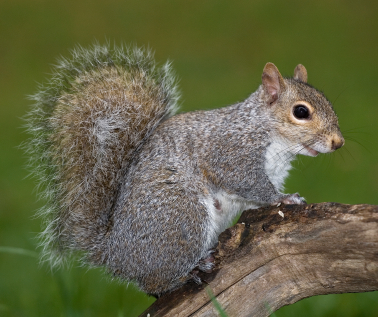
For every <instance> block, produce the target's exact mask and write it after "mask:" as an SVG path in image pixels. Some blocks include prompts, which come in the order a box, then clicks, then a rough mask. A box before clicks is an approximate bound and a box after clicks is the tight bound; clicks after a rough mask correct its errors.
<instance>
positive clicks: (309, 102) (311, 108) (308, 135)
mask: <svg viewBox="0 0 378 317" xmlns="http://www.w3.org/2000/svg"><path fill="white" fill-rule="evenodd" d="M262 88H263V89H262V99H263V101H264V107H266V108H267V110H268V113H269V116H270V118H272V123H273V125H274V126H273V128H274V130H275V131H277V132H278V134H279V135H280V137H283V138H284V139H285V142H287V143H288V146H290V148H291V150H290V151H291V152H293V153H294V152H295V154H303V155H308V156H316V155H317V154H318V153H319V152H320V153H329V152H333V151H335V150H336V149H338V148H340V147H342V146H343V145H344V138H343V136H342V134H341V132H340V128H339V124H338V120H337V116H336V114H335V112H334V110H333V108H332V104H331V103H330V101H329V100H328V99H327V98H326V97H325V96H324V95H323V94H322V93H321V92H320V91H318V90H316V89H315V88H313V87H311V86H310V85H308V84H307V70H306V68H305V67H304V66H303V65H301V64H299V65H298V66H297V67H296V68H295V70H294V77H293V78H283V77H282V76H281V74H280V72H279V71H278V69H277V67H276V66H275V65H274V64H272V63H267V64H266V65H265V67H264V71H263V74H262Z"/></svg>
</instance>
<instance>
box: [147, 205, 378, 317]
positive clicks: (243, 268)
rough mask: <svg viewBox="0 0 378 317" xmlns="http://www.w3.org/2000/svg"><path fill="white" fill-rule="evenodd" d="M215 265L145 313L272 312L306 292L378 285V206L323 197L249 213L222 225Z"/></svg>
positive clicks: (259, 315) (307, 294)
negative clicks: (199, 281) (198, 281)
mask: <svg viewBox="0 0 378 317" xmlns="http://www.w3.org/2000/svg"><path fill="white" fill-rule="evenodd" d="M215 258H216V268H215V270H214V271H213V273H211V274H205V273H200V274H199V276H200V277H201V279H202V280H203V281H206V282H204V283H203V284H202V285H196V284H195V283H193V282H189V283H188V284H186V285H185V286H184V287H182V288H180V289H178V290H176V291H174V292H172V293H170V294H167V295H165V296H163V297H161V298H159V299H158V300H157V301H156V302H155V303H154V304H153V305H152V306H151V307H150V308H148V309H147V310H146V311H145V312H144V313H143V314H142V315H141V316H147V315H148V314H150V316H151V317H153V316H217V315H218V314H217V312H216V310H215V308H214V306H213V304H212V303H211V299H210V297H209V295H208V293H207V292H206V290H205V287H206V286H208V287H209V288H210V289H211V290H212V293H213V294H214V295H215V296H216V298H217V300H218V301H219V303H220V305H221V306H222V308H223V309H224V310H225V312H226V313H227V314H228V315H229V316H256V317H263V316H269V315H270V314H271V313H272V312H274V311H276V310H277V309H279V308H280V307H282V306H285V305H289V304H293V303H295V302H297V301H299V300H301V299H303V298H306V297H310V296H314V295H320V294H335V293H347V292H367V291H373V290H378V206H374V205H343V204H337V203H321V204H311V205H281V206H274V207H267V208H260V209H257V210H248V211H245V212H243V214H242V216H241V218H240V220H239V221H238V223H237V224H236V225H235V226H234V227H232V228H230V229H227V230H226V231H225V232H223V233H222V234H221V235H220V237H219V244H218V247H217V251H216V253H215Z"/></svg>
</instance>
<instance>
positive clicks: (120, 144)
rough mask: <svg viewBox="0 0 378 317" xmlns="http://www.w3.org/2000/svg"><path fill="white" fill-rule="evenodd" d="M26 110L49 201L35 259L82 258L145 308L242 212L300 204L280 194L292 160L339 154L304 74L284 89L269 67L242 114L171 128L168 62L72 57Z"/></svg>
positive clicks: (94, 52) (104, 49)
mask: <svg viewBox="0 0 378 317" xmlns="http://www.w3.org/2000/svg"><path fill="white" fill-rule="evenodd" d="M33 99H34V101H35V104H34V106H33V108H32V110H31V111H30V113H29V114H28V116H27V120H28V129H29V132H30V133H31V134H32V137H31V139H30V140H29V141H28V143H27V148H28V150H27V151H28V153H29V155H30V157H31V165H32V166H34V171H35V174H36V175H37V176H38V177H39V179H40V181H41V183H42V187H43V188H44V192H42V195H44V196H45V197H47V204H46V206H45V207H44V209H43V211H42V214H43V215H44V216H45V221H44V226H45V230H44V233H43V234H42V245H43V247H44V251H45V254H47V255H48V257H49V258H50V260H51V261H52V263H53V264H56V263H60V262H62V260H64V259H67V258H70V255H72V254H73V253H77V251H79V254H81V256H82V259H83V260H84V261H85V262H87V263H90V264H91V265H95V266H105V267H106V268H107V269H108V270H109V271H110V272H111V273H112V274H113V275H114V276H116V277H120V278H122V279H124V280H127V281H132V282H135V283H136V284H137V285H138V286H139V287H140V288H141V289H142V290H143V291H145V292H147V293H148V294H152V295H155V296H160V295H161V294H163V293H166V292H168V291H171V290H173V289H176V288H178V287H179V286H181V285H182V284H184V283H185V282H186V281H188V280H189V279H191V278H193V277H194V275H195V273H193V272H195V270H194V269H195V268H199V269H200V270H203V271H206V272H208V271H211V269H212V267H213V259H212V255H211V253H212V251H211V250H212V249H213V248H214V246H215V245H216V243H217V239H218V235H219V234H220V233H221V232H222V231H223V230H225V229H226V228H227V227H228V226H230V225H231V223H232V221H233V219H234V218H235V217H236V216H237V215H238V214H239V213H240V212H241V211H243V210H246V209H250V208H258V207H260V206H265V205H270V204H277V203H280V202H282V203H285V204H304V203H305V201H304V199H303V198H302V197H300V196H299V195H298V194H283V193H282V190H283V184H284V180H285V178H286V177H287V175H288V172H289V170H290V167H291V161H292V160H293V159H294V158H295V156H296V155H297V154H302V155H308V156H316V155H317V154H318V153H329V152H333V151H334V150H336V149H338V148H340V147H341V146H342V145H343V144H344V139H343V136H342V134H341V132H340V129H339V125H338V120H337V116H336V114H335V112H334V110H333V108H332V105H331V103H330V102H329V101H328V100H327V99H326V97H325V96H324V95H323V94H322V93H321V92H319V91H318V90H316V89H315V88H313V87H311V86H310V85H308V84H307V71H306V69H305V67H304V66H302V65H298V66H297V67H296V68H295V70H294V77H293V78H283V77H282V76H281V74H280V72H279V71H278V69H277V68H276V66H275V65H274V64H272V63H268V64H266V65H265V67H264V70H263V73H262V84H261V85H260V86H259V87H258V89H257V90H256V91H255V92H254V93H252V94H251V95H250V96H249V97H248V98H247V99H246V100H245V101H242V102H239V103H236V104H234V105H231V106H228V107H223V108H220V109H215V110H210V111H194V112H188V113H181V114H177V115H174V114H175V113H176V111H177V108H178V107H177V104H178V99H179V94H178V89H177V84H176V79H175V76H174V75H173V74H172V71H171V66H170V63H166V64H165V65H163V66H161V67H158V66H157V65H156V64H155V62H154V60H153V54H152V53H151V52H150V51H149V50H144V49H138V48H130V47H129V48H128V47H124V46H120V47H113V48H111V47H109V46H108V45H105V46H100V45H94V46H93V47H91V48H89V49H84V48H81V47H77V48H76V49H75V50H74V51H73V52H72V58H71V59H63V58H62V59H61V60H60V62H59V64H58V65H57V66H56V67H55V71H54V73H53V75H52V78H51V80H50V81H49V82H48V83H47V84H45V85H44V86H41V87H40V90H39V92H38V93H37V94H35V95H34V96H33ZM75 251H76V252H75ZM197 278H198V277H197Z"/></svg>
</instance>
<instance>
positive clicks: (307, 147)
mask: <svg viewBox="0 0 378 317" xmlns="http://www.w3.org/2000/svg"><path fill="white" fill-rule="evenodd" d="M302 145H303V147H304V148H305V149H306V150H307V152H308V154H309V156H317V155H318V154H319V152H318V151H315V150H314V149H312V148H310V147H309V146H307V145H305V144H302Z"/></svg>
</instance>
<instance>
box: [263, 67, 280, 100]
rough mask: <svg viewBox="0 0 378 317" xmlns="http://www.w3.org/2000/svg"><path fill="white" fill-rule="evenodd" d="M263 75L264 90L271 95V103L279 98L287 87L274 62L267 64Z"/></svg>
mask: <svg viewBox="0 0 378 317" xmlns="http://www.w3.org/2000/svg"><path fill="white" fill-rule="evenodd" d="M261 77H262V84H263V86H264V90H265V92H266V93H267V94H268V95H269V96H270V99H269V103H270V104H271V103H273V102H275V101H276V100H277V99H278V96H279V95H280V93H281V92H282V91H283V90H284V89H285V82H284V79H283V77H282V76H281V74H280V72H279V71H278V68H277V67H276V65H274V64H273V63H267V64H266V65H265V67H264V70H263V74H262V76H261Z"/></svg>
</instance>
